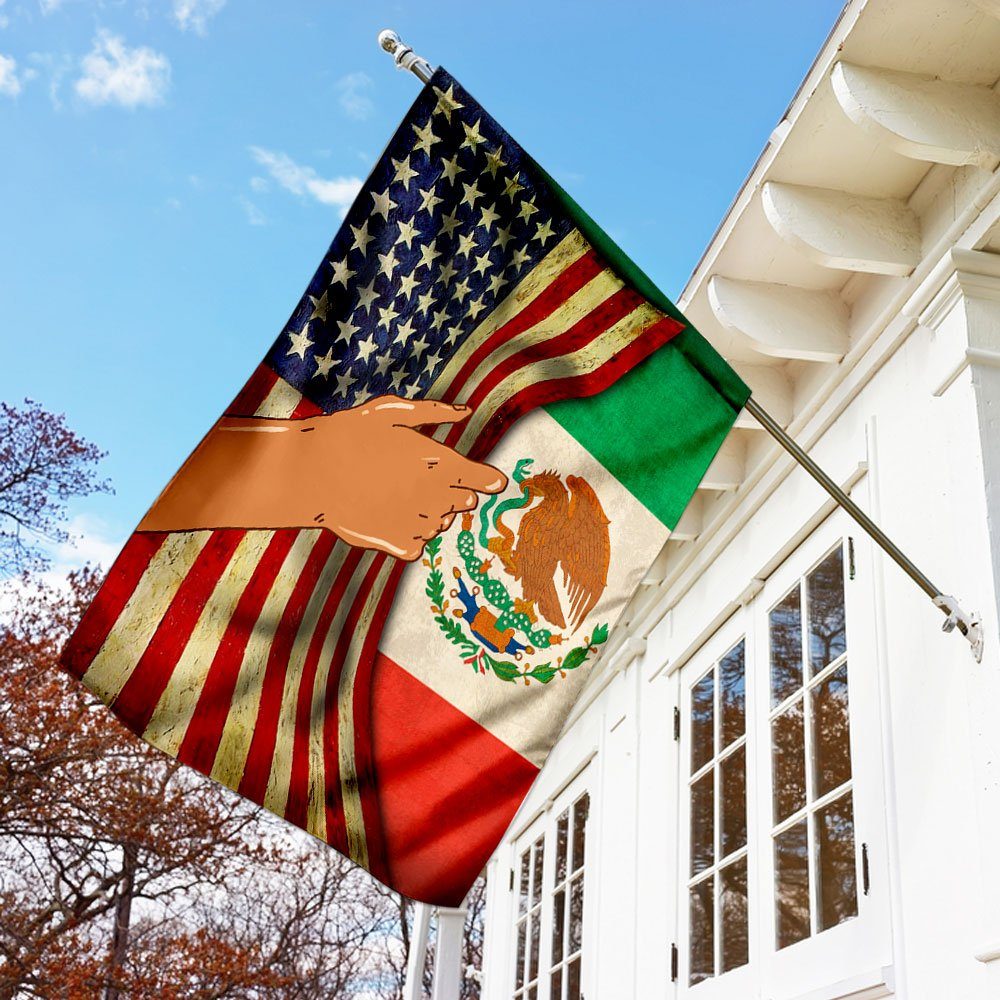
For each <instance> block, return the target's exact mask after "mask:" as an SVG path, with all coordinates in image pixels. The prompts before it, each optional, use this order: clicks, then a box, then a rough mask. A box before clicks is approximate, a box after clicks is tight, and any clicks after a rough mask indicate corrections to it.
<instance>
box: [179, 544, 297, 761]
mask: <svg viewBox="0 0 1000 1000" xmlns="http://www.w3.org/2000/svg"><path fill="white" fill-rule="evenodd" d="M298 534H299V533H298V531H297V530H295V529H292V530H289V531H278V532H275V534H274V537H273V538H272V539H271V541H270V542H269V543H268V546H267V548H266V549H265V550H264V553H263V555H262V556H261V558H260V561H259V562H258V563H257V565H256V566H255V567H254V571H253V574H252V575H251V577H250V580H249V581H248V582H247V585H246V588H245V589H244V591H243V593H242V594H241V595H240V599H239V601H238V602H237V604H236V607H235V609H234V610H233V616H232V618H230V619H229V622H228V624H227V625H226V631H225V634H224V635H223V637H222V641H221V642H220V643H219V648H218V650H217V651H216V653H215V656H214V657H213V659H212V665H211V666H210V667H209V668H208V675H207V676H206V677H205V684H204V687H203V688H202V691H201V694H200V695H199V697H198V704H197V707H196V708H195V711H194V714H193V715H192V717H191V722H190V724H189V725H188V728H187V732H185V734H184V741H183V742H182V743H181V747H180V751H179V752H178V754H177V759H178V760H180V761H181V762H182V763H184V764H190V765H191V767H195V768H197V769H198V770H199V771H201V772H202V773H203V774H210V773H211V771H212V765H213V764H214V763H215V755H216V753H217V752H218V749H219V741H220V740H221V739H222V732H223V730H224V729H225V726H226V719H227V718H228V717H229V709H230V707H231V705H232V700H233V692H234V691H235V690H236V682H237V680H238V679H239V674H240V666H241V664H242V663H243V655H244V653H245V652H246V648H247V642H248V641H249V639H250V636H251V635H252V634H253V632H254V630H255V628H257V627H261V626H262V627H264V628H267V625H268V623H266V622H263V623H261V625H260V626H258V621H257V619H258V618H259V617H260V613H261V609H262V608H263V607H264V602H265V601H266V600H267V597H268V594H270V593H271V588H272V587H273V586H274V581H275V580H276V579H277V576H278V573H280V572H281V567H282V565H283V564H284V562H285V558H286V557H287V555H288V553H289V551H290V550H291V548H292V545H294V544H295V539H296V538H297V537H298ZM273 624H276V623H273Z"/></svg>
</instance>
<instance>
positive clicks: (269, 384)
mask: <svg viewBox="0 0 1000 1000" xmlns="http://www.w3.org/2000/svg"><path fill="white" fill-rule="evenodd" d="M277 381H278V376H277V375H276V374H275V373H274V372H273V371H272V370H271V369H270V368H268V367H267V365H258V366H257V368H256V370H255V371H254V373H253V375H251V376H250V378H249V379H248V380H247V384H246V385H245V386H243V388H242V389H240V391H239V392H238V393H237V395H236V398H235V399H234V400H233V401H232V402H231V403H230V404H229V406H228V408H227V409H226V414H227V415H228V416H231V417H252V416H253V415H254V413H255V412H256V411H257V407H259V406H260V404H261V403H263V402H264V400H265V399H267V395H268V393H269V392H270V391H271V390H272V389H273V388H274V386H275V384H276V383H277Z"/></svg>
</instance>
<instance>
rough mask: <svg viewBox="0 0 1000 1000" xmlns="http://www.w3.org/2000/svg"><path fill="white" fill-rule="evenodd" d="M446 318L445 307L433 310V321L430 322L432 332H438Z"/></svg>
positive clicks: (446, 311)
mask: <svg viewBox="0 0 1000 1000" xmlns="http://www.w3.org/2000/svg"><path fill="white" fill-rule="evenodd" d="M447 318H448V309H447V307H444V308H441V309H435V310H434V319H433V320H432V321H431V329H432V330H440V329H441V327H443V326H444V324H445V320H447Z"/></svg>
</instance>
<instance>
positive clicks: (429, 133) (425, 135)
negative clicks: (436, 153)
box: [413, 116, 441, 159]
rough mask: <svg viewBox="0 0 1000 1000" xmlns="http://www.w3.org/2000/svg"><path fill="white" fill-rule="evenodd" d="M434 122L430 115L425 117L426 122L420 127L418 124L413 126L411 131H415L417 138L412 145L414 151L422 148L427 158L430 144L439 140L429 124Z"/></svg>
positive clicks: (429, 154)
mask: <svg viewBox="0 0 1000 1000" xmlns="http://www.w3.org/2000/svg"><path fill="white" fill-rule="evenodd" d="M433 123H434V118H433V116H431V117H430V118H428V119H427V122H426V124H425V125H424V126H423V128H421V127H420V126H419V125H414V126H413V131H414V132H416V133H417V139H418V140H419V141H418V142H416V143H415V144H414V146H413V149H414V151H416V150H418V149H422V150H423V151H424V153H426V154H427V159H430V157H431V146H433V145H434V143H436V142H440V141H441V140H440V139H439V138H438V137H437V136H436V135H435V134H434V132H433V130H432V128H431V126H432V124H433Z"/></svg>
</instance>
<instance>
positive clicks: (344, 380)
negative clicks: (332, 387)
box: [337, 372, 357, 397]
mask: <svg viewBox="0 0 1000 1000" xmlns="http://www.w3.org/2000/svg"><path fill="white" fill-rule="evenodd" d="M355 382H357V379H356V378H355V377H354V376H353V375H352V374H351V373H350V372H344V374H343V375H338V376H337V395H338V396H344V397H346V396H347V394H348V393H349V392H350V391H351V386H352V385H354V383H355Z"/></svg>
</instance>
